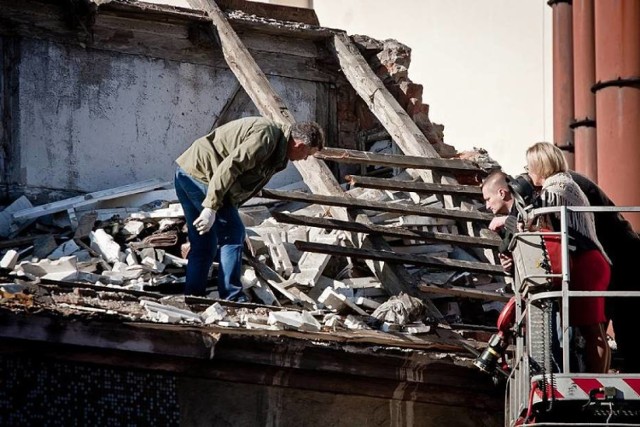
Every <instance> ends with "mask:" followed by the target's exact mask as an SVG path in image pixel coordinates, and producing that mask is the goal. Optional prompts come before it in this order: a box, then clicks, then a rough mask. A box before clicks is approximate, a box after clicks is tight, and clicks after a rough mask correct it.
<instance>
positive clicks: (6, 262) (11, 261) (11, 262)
mask: <svg viewBox="0 0 640 427" xmlns="http://www.w3.org/2000/svg"><path fill="white" fill-rule="evenodd" d="M18 257H19V255H18V251H16V250H13V249H9V250H8V251H7V253H5V254H4V256H3V257H2V260H0V268H5V269H7V270H13V269H14V267H15V266H16V263H17V262H18Z"/></svg>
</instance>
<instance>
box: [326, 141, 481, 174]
mask: <svg viewBox="0 0 640 427" xmlns="http://www.w3.org/2000/svg"><path fill="white" fill-rule="evenodd" d="M316 157H317V158H319V159H323V160H331V161H333V162H338V163H346V164H366V165H373V166H387V167H393V168H411V169H431V170H436V171H445V172H467V173H479V174H482V175H486V172H484V170H483V169H481V168H479V167H478V166H477V165H475V164H474V163H473V162H470V161H468V160H463V159H441V158H430V157H420V156H409V155H406V156H405V155H400V154H377V153H371V152H369V151H359V150H346V149H343V148H327V149H325V150H322V152H320V153H318V154H316Z"/></svg>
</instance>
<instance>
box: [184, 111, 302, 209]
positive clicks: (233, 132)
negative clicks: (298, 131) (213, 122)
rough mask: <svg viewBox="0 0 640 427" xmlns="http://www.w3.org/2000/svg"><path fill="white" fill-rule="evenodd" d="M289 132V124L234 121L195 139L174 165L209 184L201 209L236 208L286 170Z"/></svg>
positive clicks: (253, 119) (250, 119) (255, 120)
mask: <svg viewBox="0 0 640 427" xmlns="http://www.w3.org/2000/svg"><path fill="white" fill-rule="evenodd" d="M290 133H291V129H290V126H289V125H285V124H279V123H276V122H273V121H271V120H268V119H265V118H262V117H246V118H243V119H239V120H234V121H232V122H229V123H227V124H225V125H222V126H220V127H218V128H216V129H214V130H213V131H212V132H211V133H210V134H208V135H206V136H204V137H202V138H199V139H197V140H196V141H195V142H194V143H193V144H191V147H189V148H188V149H187V150H186V151H185V152H184V153H182V155H181V156H180V157H178V158H177V159H176V163H178V166H180V167H181V168H182V169H184V171H185V172H186V173H188V174H189V175H191V176H192V177H193V178H195V179H197V180H199V181H202V182H204V183H205V184H208V185H209V188H208V190H207V196H206V197H205V199H204V201H203V202H202V206H203V207H205V208H211V209H213V210H218V209H219V208H220V206H222V204H223V203H225V202H229V203H231V204H232V205H233V206H236V207H238V206H240V205H241V204H242V203H244V202H246V201H247V200H248V199H250V198H251V197H252V196H253V195H254V194H255V193H257V192H258V191H259V190H260V189H261V188H262V187H264V186H265V184H266V183H267V182H268V181H269V179H271V177H272V176H273V175H274V174H275V173H276V172H278V171H281V170H282V169H284V168H285V166H286V165H287V161H288V159H287V146H288V141H289V135H290Z"/></svg>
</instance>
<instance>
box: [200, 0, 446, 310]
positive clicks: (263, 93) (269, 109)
mask: <svg viewBox="0 0 640 427" xmlns="http://www.w3.org/2000/svg"><path fill="white" fill-rule="evenodd" d="M188 2H189V4H190V5H191V7H193V8H195V9H200V10H203V11H205V12H206V14H207V15H208V16H209V18H211V20H212V23H213V25H214V27H215V29H216V31H217V34H218V38H219V40H220V44H221V47H222V52H223V54H224V57H225V59H226V61H227V63H228V64H229V67H230V68H231V70H232V71H233V73H234V74H235V76H236V78H237V79H238V81H239V82H240V84H241V85H242V87H243V88H244V89H245V91H246V92H247V94H248V95H249V97H250V98H251V100H252V101H253V102H254V103H255V104H256V106H257V107H258V109H259V110H260V113H261V114H262V115H263V116H265V117H269V118H271V119H272V120H275V121H277V122H280V123H286V124H291V123H293V122H294V119H293V116H292V114H291V113H290V112H289V110H288V109H287V106H286V105H285V103H284V102H283V101H282V99H281V98H280V97H279V96H278V94H277V93H276V92H275V91H274V90H273V88H272V87H271V85H270V84H269V81H268V80H267V78H266V77H265V75H264V73H263V72H262V71H261V70H260V68H259V67H258V65H257V64H256V62H255V60H254V59H253V58H252V57H251V55H250V54H249V51H248V50H247V48H246V47H245V46H244V44H243V43H242V42H241V41H240V38H239V37H238V35H237V34H236V33H235V31H234V30H233V28H231V25H229V22H228V21H227V19H226V17H225V15H224V13H222V11H221V10H220V8H219V7H218V6H217V5H216V3H215V2H214V1H213V0H188ZM294 165H295V167H296V168H297V169H298V171H299V172H300V175H301V176H302V179H303V180H304V182H305V184H307V186H308V187H309V189H311V191H312V192H313V193H316V194H325V195H332V196H341V195H343V194H344V192H343V191H342V188H341V187H340V185H339V184H338V182H337V181H336V179H335V178H334V177H333V175H332V174H331V171H330V170H329V168H328V167H327V165H326V164H325V163H324V162H322V161H321V160H318V159H316V158H314V157H310V158H308V159H306V160H303V161H297V162H294ZM331 215H332V216H333V217H334V218H337V219H342V220H345V221H350V220H352V218H351V216H350V215H349V213H348V212H347V210H346V209H344V208H338V207H332V208H331ZM364 218H366V216H364ZM363 220H364V221H368V219H366V220H365V219H363ZM353 241H354V244H355V245H357V246H361V247H371V246H372V247H374V248H376V249H386V250H388V249H389V246H388V245H387V243H386V242H385V241H384V240H383V239H382V238H381V237H379V236H373V237H372V238H371V239H368V240H367V239H363V240H362V241H360V240H359V236H355V237H354V238H353ZM367 265H368V266H369V268H370V269H371V271H373V272H374V274H375V275H376V277H378V278H379V279H380V281H381V282H382V283H384V286H385V287H386V289H387V291H388V292H389V293H390V294H392V295H395V294H398V293H400V292H406V293H408V294H409V295H414V296H420V293H419V292H417V290H415V289H414V287H413V286H412V281H413V279H412V278H411V276H410V275H409V274H408V272H407V271H406V270H404V269H403V268H401V267H398V266H394V265H385V264H384V263H379V262H367ZM425 304H426V305H427V308H428V310H429V312H430V314H431V315H432V316H433V317H435V318H436V319H438V320H440V321H443V322H444V316H442V313H440V312H439V311H438V309H437V308H436V307H435V305H433V303H431V301H429V300H428V299H426V301H425Z"/></svg>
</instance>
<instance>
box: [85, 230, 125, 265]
mask: <svg viewBox="0 0 640 427" xmlns="http://www.w3.org/2000/svg"><path fill="white" fill-rule="evenodd" d="M89 238H90V239H91V249H93V250H94V251H96V252H98V253H99V254H100V255H101V256H102V257H103V258H104V259H105V261H107V262H110V263H112V264H113V263H114V262H116V261H124V260H125V255H124V253H123V252H121V251H120V245H119V244H117V243H116V242H115V241H114V240H113V237H111V235H109V234H107V233H106V232H105V231H104V230H103V229H102V228H99V229H97V230H96V231H92V232H91V233H90V234H89Z"/></svg>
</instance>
